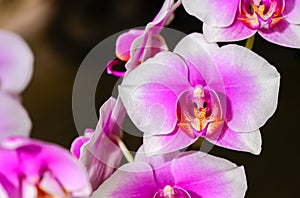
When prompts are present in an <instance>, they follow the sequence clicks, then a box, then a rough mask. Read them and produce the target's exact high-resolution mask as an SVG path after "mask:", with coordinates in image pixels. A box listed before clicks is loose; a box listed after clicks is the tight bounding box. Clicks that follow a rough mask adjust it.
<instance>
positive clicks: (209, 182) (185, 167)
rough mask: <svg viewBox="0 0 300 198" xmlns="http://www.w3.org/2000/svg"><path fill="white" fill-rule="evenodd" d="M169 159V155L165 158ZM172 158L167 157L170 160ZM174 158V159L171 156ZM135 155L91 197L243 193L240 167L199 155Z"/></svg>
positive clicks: (234, 197)
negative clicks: (132, 159) (134, 157)
mask: <svg viewBox="0 0 300 198" xmlns="http://www.w3.org/2000/svg"><path fill="white" fill-rule="evenodd" d="M169 155H170V154H169ZM173 156H174V154H173V153H172V154H171V157H173ZM175 156H176V155H175ZM171 157H170V156H165V155H158V156H152V157H146V156H143V155H140V154H138V155H137V156H136V159H135V161H134V162H132V163H128V164H125V165H123V166H122V167H120V168H119V169H118V170H117V171H116V172H115V173H114V174H113V175H112V176H111V177H110V178H109V179H107V180H106V181H105V182H104V183H103V184H102V185H101V186H100V187H99V189H98V190H97V191H96V192H94V194H93V195H92V197H95V198H96V197H106V198H127V197H149V198H150V197H153V198H167V197H168V198H171V197H180V198H200V197H201V198H211V197H214V198H224V197H231V198H241V197H244V196H245V193H246V190H247V182H246V175H245V171H244V168H243V167H237V166H236V165H235V164H233V163H231V162H229V161H227V160H225V159H221V158H217V157H213V156H211V155H204V154H203V153H200V152H187V153H183V154H181V155H180V156H179V157H177V158H174V159H172V158H171Z"/></svg>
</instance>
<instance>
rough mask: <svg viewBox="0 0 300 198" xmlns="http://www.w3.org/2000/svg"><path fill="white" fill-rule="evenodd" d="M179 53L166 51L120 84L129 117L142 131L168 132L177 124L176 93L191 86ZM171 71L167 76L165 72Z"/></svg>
mask: <svg viewBox="0 0 300 198" xmlns="http://www.w3.org/2000/svg"><path fill="white" fill-rule="evenodd" d="M184 67H186V66H185V65H183V61H182V59H181V58H179V56H177V55H175V54H172V53H166V54H165V53H164V54H163V55H159V56H155V57H154V58H153V59H149V62H148V61H146V62H145V63H143V64H141V65H140V66H139V67H137V68H136V69H135V70H133V71H131V72H129V73H128V75H127V76H126V77H125V78H124V80H123V83H122V85H121V86H120V87H119V93H120V98H121V99H122V102H123V103H124V106H125V108H126V110H127V113H128V115H129V117H130V118H131V119H132V121H133V122H134V124H135V125H136V126H137V127H138V128H139V129H140V130H142V131H144V132H148V133H156V134H159V133H164V134H166V133H169V132H170V131H172V130H173V129H174V126H175V124H176V121H177V118H176V100H177V95H179V94H180V93H181V92H182V91H184V90H185V89H187V88H188V87H189V86H190V85H189V82H188V81H187V76H184V75H186V69H180V68H184ZM166 73H168V75H165V74H166Z"/></svg>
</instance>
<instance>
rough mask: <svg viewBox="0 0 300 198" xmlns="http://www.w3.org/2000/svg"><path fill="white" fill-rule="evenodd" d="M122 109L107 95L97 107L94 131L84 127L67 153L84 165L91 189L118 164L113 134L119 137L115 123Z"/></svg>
mask: <svg viewBox="0 0 300 198" xmlns="http://www.w3.org/2000/svg"><path fill="white" fill-rule="evenodd" d="M123 117H124V110H123V107H122V106H121V103H120V101H116V100H115V99H114V98H110V99H109V100H108V101H106V102H105V103H104V104H103V106H102V107H101V108H100V118H99V122H98V125H97V127H96V130H95V131H94V130H91V129H88V130H86V131H85V133H84V136H80V137H78V138H77V139H75V140H74V142H73V144H72V146H71V152H72V153H73V155H75V156H76V157H77V158H78V159H79V161H81V162H82V163H83V164H84V165H85V166H86V168H87V170H88V174H89V177H90V181H91V184H92V187H93V190H96V189H97V188H98V187H99V185H100V184H101V183H102V182H103V181H104V180H105V179H107V178H108V177H109V176H110V175H111V174H112V173H113V172H114V171H115V170H116V168H117V167H118V166H119V164H120V162H121V159H122V152H121V150H120V148H119V147H118V145H117V143H116V140H115V137H119V136H121V132H120V128H119V123H120V122H121V121H122V120H123Z"/></svg>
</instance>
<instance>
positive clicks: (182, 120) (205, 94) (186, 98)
mask: <svg viewBox="0 0 300 198" xmlns="http://www.w3.org/2000/svg"><path fill="white" fill-rule="evenodd" d="M177 120H178V124H177V126H178V127H179V128H180V129H181V130H182V131H183V132H184V133H185V134H186V135H188V136H189V137H191V138H196V136H197V133H202V132H203V135H213V134H214V133H215V132H216V130H217V129H218V128H219V126H221V124H222V120H223V119H222V113H221V105H220V101H219V100H218V98H217V96H216V95H215V93H214V92H213V91H211V90H208V89H205V88H203V87H201V86H196V87H195V88H194V89H193V90H192V91H187V92H184V93H183V94H182V95H181V96H180V97H179V100H178V103H177ZM209 125H214V126H213V127H209ZM217 125H218V126H217ZM205 130H206V131H205Z"/></svg>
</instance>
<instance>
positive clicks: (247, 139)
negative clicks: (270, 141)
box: [207, 126, 262, 155]
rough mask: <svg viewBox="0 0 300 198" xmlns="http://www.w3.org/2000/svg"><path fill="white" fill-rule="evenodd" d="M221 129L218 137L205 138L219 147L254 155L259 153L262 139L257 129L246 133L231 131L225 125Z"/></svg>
mask: <svg viewBox="0 0 300 198" xmlns="http://www.w3.org/2000/svg"><path fill="white" fill-rule="evenodd" d="M223 130H224V131H223V132H222V134H221V135H220V137H219V138H218V139H216V140H210V139H209V138H207V140H208V141H210V142H212V143H213V144H215V145H218V146H221V147H225V148H229V149H233V150H237V151H245V152H250V153H252V154H255V155H259V154H260V152H261V145H262V140H261V134H260V131H259V130H256V131H253V132H248V133H239V132H235V131H232V130H231V129H229V128H228V127H226V126H225V127H224V129H223Z"/></svg>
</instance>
